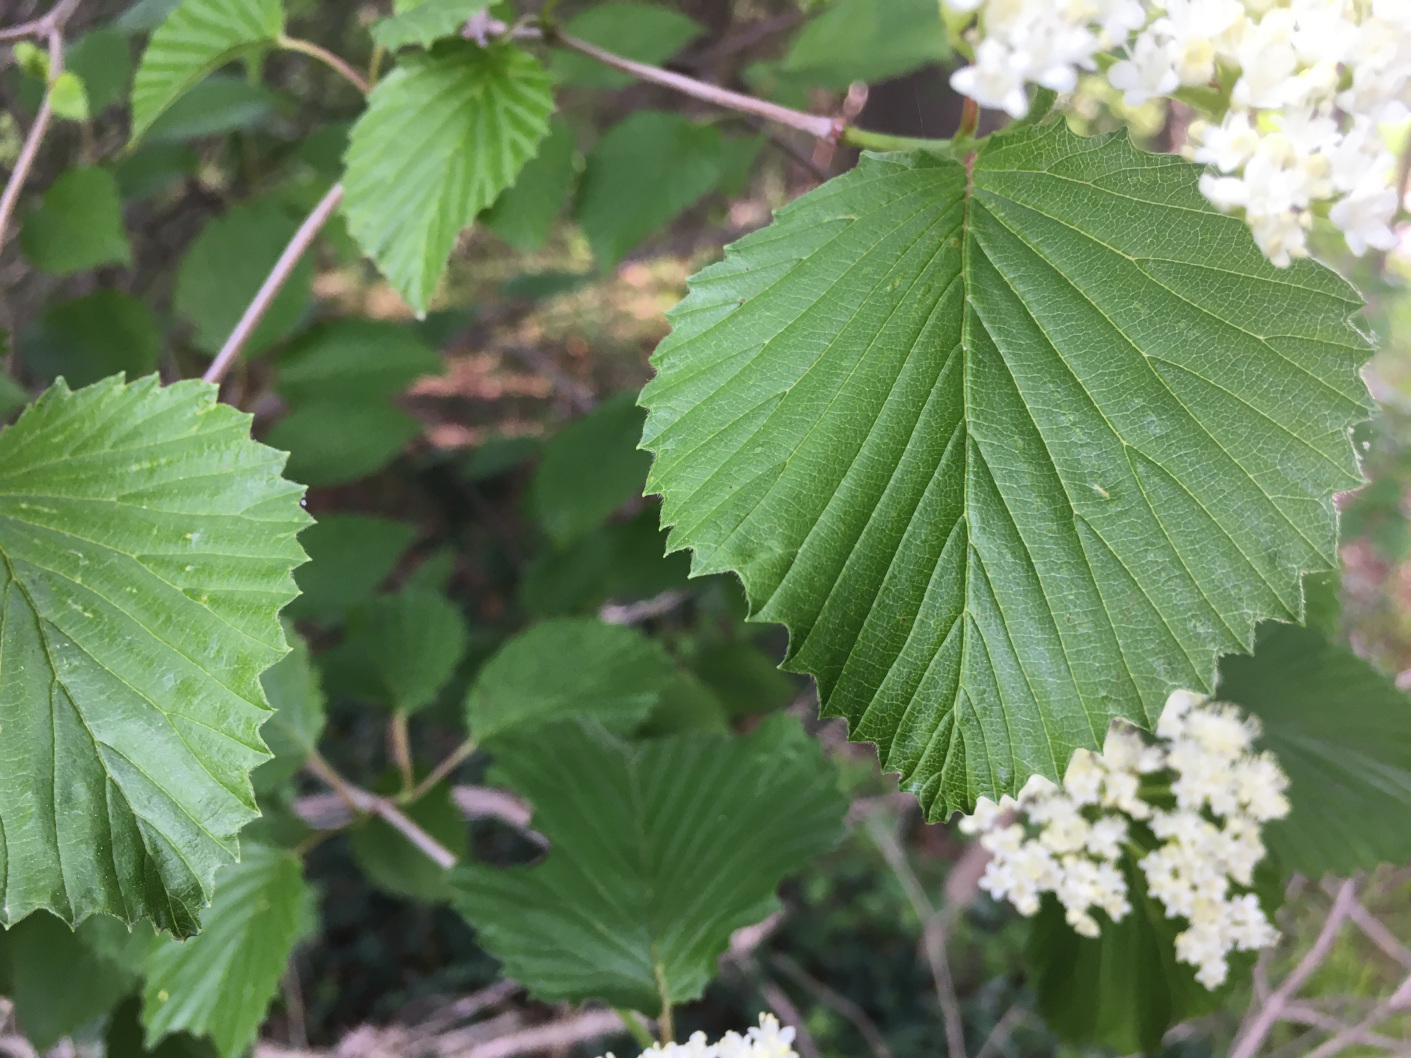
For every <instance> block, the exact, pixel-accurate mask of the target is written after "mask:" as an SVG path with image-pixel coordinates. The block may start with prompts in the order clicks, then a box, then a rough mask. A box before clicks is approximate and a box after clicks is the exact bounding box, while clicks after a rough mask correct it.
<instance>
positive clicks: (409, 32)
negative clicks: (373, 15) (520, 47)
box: [372, 0, 491, 51]
mask: <svg viewBox="0 0 1411 1058" xmlns="http://www.w3.org/2000/svg"><path fill="white" fill-rule="evenodd" d="M490 2H491V0H422V2H421V3H419V4H417V5H416V6H415V7H412V8H410V9H408V10H406V11H402V12H400V13H399V14H395V15H392V16H391V17H390V18H382V19H378V20H377V21H376V22H374V23H373V24H372V39H373V41H374V42H375V43H376V44H377V45H378V46H379V47H383V48H386V49H387V50H388V51H396V50H397V49H398V48H404V47H406V46H407V45H408V44H416V45H418V46H420V47H422V48H429V47H431V45H433V44H434V43H436V41H438V40H440V39H442V38H443V37H452V36H458V35H459V34H460V31H461V28H462V27H463V26H464V25H465V23H466V21H467V20H468V19H469V18H470V16H471V15H475V14H478V13H479V12H481V11H484V10H485V9H486V8H487V7H489V6H490Z"/></svg>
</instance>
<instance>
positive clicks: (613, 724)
mask: <svg viewBox="0 0 1411 1058" xmlns="http://www.w3.org/2000/svg"><path fill="white" fill-rule="evenodd" d="M674 673H675V666H673V665H672V663H671V658H670V657H668V656H667V653H666V651H665V650H664V649H663V648H662V646H661V644H659V643H657V642H656V641H655V640H651V639H648V638H647V637H646V636H644V635H642V634H641V633H640V632H638V631H636V630H634V629H631V628H623V627H621V626H619V625H609V624H604V623H603V622H601V621H598V620H594V619H590V618H576V617H561V618H558V619H556V620H553V621H545V622H544V623H543V624H540V625H536V626H535V627H533V628H531V629H529V631H527V632H524V633H521V634H520V635H518V636H516V637H515V638H514V639H511V640H510V641H509V642H508V643H506V644H505V645H504V646H503V647H501V648H500V650H499V652H498V653H496V654H495V656H494V657H492V658H491V659H490V660H489V661H487V662H486V663H485V664H484V666H483V667H482V668H481V670H480V673H479V674H478V675H477V676H476V679H475V683H474V684H473V685H472V686H471V688H470V693H469V694H468V695H467V696H466V703H465V707H466V722H467V725H468V726H469V727H470V733H471V735H472V736H474V737H475V738H476V739H478V740H479V741H480V742H482V743H484V742H489V741H492V740H499V739H501V738H504V737H506V736H507V735H508V734H510V733H512V732H513V730H514V729H518V728H524V727H538V726H542V725H543V724H546V723H550V722H553V721H558V720H563V719H565V718H566V717H572V716H581V717H589V718H591V719H593V720H595V721H596V722H598V723H600V724H602V725H603V726H604V727H605V728H607V729H608V730H610V731H614V732H619V733H626V732H629V731H631V730H632V729H633V728H634V727H636V726H637V725H638V724H639V723H641V722H642V720H643V719H644V718H645V717H646V715H647V714H648V713H650V712H651V711H652V709H653V708H655V707H656V704H657V701H658V699H659V697H660V695H661V692H662V689H663V688H664V687H665V686H666V685H667V683H668V682H670V680H671V678H672V676H673V674H674Z"/></svg>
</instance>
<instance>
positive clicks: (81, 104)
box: [49, 70, 93, 121]
mask: <svg viewBox="0 0 1411 1058" xmlns="http://www.w3.org/2000/svg"><path fill="white" fill-rule="evenodd" d="M49 105H50V106H51V107H52V108H53V110H54V116H55V117H58V118H63V119H64V120H65V121H87V120H88V119H89V118H91V117H92V116H93V112H92V111H91V110H90V109H89V105H88V89H87V88H85V87H84V84H83V78H81V77H80V76H79V75H78V74H76V73H74V72H73V71H72V70H65V71H64V72H63V73H61V74H59V76H58V77H56V78H54V83H53V84H51V85H50V86H49Z"/></svg>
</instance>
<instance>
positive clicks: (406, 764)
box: [387, 709, 416, 794]
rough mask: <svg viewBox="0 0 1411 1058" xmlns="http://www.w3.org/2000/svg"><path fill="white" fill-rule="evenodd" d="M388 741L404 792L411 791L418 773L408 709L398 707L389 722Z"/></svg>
mask: <svg viewBox="0 0 1411 1058" xmlns="http://www.w3.org/2000/svg"><path fill="white" fill-rule="evenodd" d="M387 741H388V742H389V743H390V744H391V749H392V761H393V763H395V764H396V765H397V771H398V773H399V774H400V775H401V777H402V793H403V794H409V793H411V791H412V789H413V787H415V786H416V773H415V772H414V771H413V770H412V740H411V733H410V732H409V731H408V730H407V711H406V710H405V709H398V710H396V711H394V712H393V713H392V718H391V719H390V720H389V721H388V722H387Z"/></svg>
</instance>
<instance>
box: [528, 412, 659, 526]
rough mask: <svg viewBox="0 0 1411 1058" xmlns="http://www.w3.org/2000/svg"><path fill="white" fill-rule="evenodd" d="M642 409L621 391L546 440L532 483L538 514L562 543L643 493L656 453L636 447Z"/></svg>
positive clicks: (531, 496) (532, 505)
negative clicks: (641, 450)
mask: <svg viewBox="0 0 1411 1058" xmlns="http://www.w3.org/2000/svg"><path fill="white" fill-rule="evenodd" d="M642 419H643V415H642V412H641V410H640V409H639V408H637V407H636V404H635V402H634V400H633V395H632V394H631V393H620V394H618V395H617V396H616V397H613V398H612V399H611V400H608V401H606V402H605V403H604V404H603V405H602V407H600V408H597V409H595V410H594V411H593V412H591V413H590V414H588V415H585V416H584V417H583V418H581V419H579V420H578V421H577V422H573V423H570V424H569V425H568V426H565V427H564V428H563V429H562V430H560V431H559V432H558V433H557V434H555V435H554V437H553V439H552V440H550V441H549V443H548V444H546V445H545V446H544V461H543V462H542V463H541V464H540V465H539V472H538V473H537V474H535V475H534V482H533V484H532V485H531V486H530V489H529V505H530V508H531V509H532V510H533V512H534V517H535V519H536V520H537V521H538V522H539V524H540V525H542V526H543V527H544V528H545V529H546V530H547V531H548V533H549V535H550V536H551V537H553V538H554V541H555V542H556V543H557V544H559V546H560V547H562V546H563V545H565V544H569V543H572V542H573V541H574V540H576V539H577V538H578V537H580V536H582V535H583V534H584V533H586V532H587V531H588V530H590V529H592V528H594V527H596V526H598V525H599V524H601V523H602V522H604V521H605V520H606V519H607V517H608V515H610V514H612V512H613V511H615V510H617V509H618V508H619V507H621V506H622V505H623V504H624V503H625V502H627V501H628V500H629V499H633V498H639V497H640V496H641V495H642V486H643V485H644V484H645V483H646V480H647V470H648V469H649V468H650V466H651V457H650V456H648V455H647V454H646V453H644V452H640V451H638V450H637V439H638V438H639V437H641V435H642Z"/></svg>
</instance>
